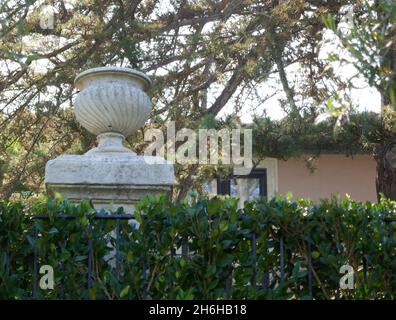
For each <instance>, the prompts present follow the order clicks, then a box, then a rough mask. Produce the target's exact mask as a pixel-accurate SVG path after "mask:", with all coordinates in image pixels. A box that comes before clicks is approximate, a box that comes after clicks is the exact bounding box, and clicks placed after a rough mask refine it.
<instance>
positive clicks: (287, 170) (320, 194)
mask: <svg viewBox="0 0 396 320" xmlns="http://www.w3.org/2000/svg"><path fill="white" fill-rule="evenodd" d="M304 158H305V159H308V158H309V156H308V155H307V156H305V157H304ZM304 158H300V159H289V160H287V161H282V160H278V161H277V162H278V164H277V170H278V192H279V193H280V194H283V195H284V194H286V193H287V192H289V191H291V192H292V193H293V194H294V195H295V196H298V197H304V198H310V199H312V200H319V199H320V198H329V197H330V196H331V194H332V193H339V194H340V195H342V196H345V195H346V194H349V195H350V196H351V197H352V199H354V200H358V201H367V200H368V201H377V197H376V191H375V174H376V169H375V167H376V164H375V161H374V159H373V158H372V157H371V156H369V155H356V156H354V157H346V156H345V155H333V154H332V155H330V154H327V155H323V154H322V155H321V156H320V157H319V158H318V159H315V160H314V161H313V163H312V164H313V165H314V167H315V168H316V169H315V170H314V172H313V173H312V172H310V170H309V169H308V168H307V165H306V161H305V160H304Z"/></svg>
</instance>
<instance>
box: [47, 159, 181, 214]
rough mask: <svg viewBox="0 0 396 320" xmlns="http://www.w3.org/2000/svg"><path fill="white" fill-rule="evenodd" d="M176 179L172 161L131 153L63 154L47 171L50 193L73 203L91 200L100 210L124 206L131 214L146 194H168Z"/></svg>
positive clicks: (49, 165)
mask: <svg viewBox="0 0 396 320" xmlns="http://www.w3.org/2000/svg"><path fill="white" fill-rule="evenodd" d="M174 179H175V178H174V171H173V165H172V163H171V162H168V161H166V160H165V159H163V158H161V157H142V156H136V155H135V154H134V153H132V152H131V153H127V152H125V153H122V152H115V153H111V152H110V153H100V152H93V153H87V154H85V155H64V156H60V157H58V158H56V159H53V160H50V161H49V162H48V163H47V165H46V168H45V184H46V187H47V191H48V192H49V193H50V194H54V193H60V194H61V195H62V196H63V197H65V198H67V199H69V200H70V201H71V202H80V201H81V200H92V201H93V204H94V206H95V209H97V210H100V209H102V208H105V209H107V210H116V209H117V208H118V207H124V210H125V211H126V212H128V213H132V212H133V205H134V204H135V203H136V202H137V201H139V200H140V199H141V198H143V197H145V196H146V195H154V194H157V193H169V192H170V191H171V187H172V185H173V184H174Z"/></svg>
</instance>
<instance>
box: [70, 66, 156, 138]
mask: <svg viewBox="0 0 396 320" xmlns="http://www.w3.org/2000/svg"><path fill="white" fill-rule="evenodd" d="M74 85H75V87H76V88H77V89H79V90H80V92H79V93H78V95H77V97H76V100H75V115H76V119H77V121H78V122H80V124H81V125H82V126H83V127H85V128H86V129H87V130H88V131H90V132H91V133H93V134H96V135H100V134H102V133H107V132H115V133H120V134H122V135H123V136H125V137H127V136H129V135H131V134H132V133H134V132H135V131H136V130H138V129H139V128H140V127H142V126H143V125H144V123H145V122H146V121H147V119H148V117H149V114H150V111H151V100H150V97H149V96H148V95H147V93H146V92H147V90H148V89H149V87H150V85H151V81H150V78H148V77H147V76H146V75H145V74H144V73H141V72H139V71H136V70H134V69H130V68H118V67H101V68H94V69H89V70H87V71H84V72H82V73H80V74H79V75H78V76H77V77H76V79H75V80H74Z"/></svg>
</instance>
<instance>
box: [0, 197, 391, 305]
mask: <svg viewBox="0 0 396 320" xmlns="http://www.w3.org/2000/svg"><path fill="white" fill-rule="evenodd" d="M118 213H122V211H121V210H120V211H119V212H118ZM37 214H45V215H48V216H49V219H48V220H38V219H32V216H33V215H37ZM59 214H70V215H74V216H76V218H75V219H60V218H57V215H59ZM94 214H95V212H94V210H93V209H92V206H91V205H90V203H88V202H83V203H81V204H80V205H79V206H74V205H71V204H69V203H68V202H67V201H64V200H61V199H57V200H54V199H48V200H46V201H45V202H37V203H30V204H21V203H9V202H1V203H0V299H31V298H32V296H33V286H34V276H33V275H34V255H35V250H36V256H37V259H38V266H39V267H40V266H42V265H50V266H52V267H53V268H54V272H55V288H54V289H53V290H42V289H40V288H39V289H38V290H37V298H39V299H60V298H65V299H119V298H123V299H226V298H232V299H307V298H310V297H311V295H310V292H309V286H308V282H309V280H308V278H309V274H308V252H309V245H308V244H310V252H311V255H310V256H311V261H312V272H310V274H311V275H312V296H313V298H314V299H337V298H340V299H363V298H374V299H381V298H388V299H393V298H394V297H395V292H396V255H395V253H396V247H395V243H394V234H393V229H392V225H393V223H392V222H389V221H388V220H389V219H392V218H394V217H396V203H395V202H391V201H389V200H385V199H383V200H382V201H381V202H380V203H369V202H367V203H359V202H355V201H352V200H350V199H344V200H337V199H331V200H326V201H322V202H320V203H319V204H312V203H310V202H309V201H306V200H298V201H292V200H291V199H287V198H279V197H277V198H274V199H272V200H270V201H266V200H265V199H261V200H258V201H252V202H249V203H246V205H245V209H244V210H239V209H237V201H236V200H235V199H229V198H227V199H219V198H212V199H206V198H200V197H196V196H195V195H193V194H192V195H190V197H189V198H188V199H185V200H183V201H179V202H172V201H171V200H169V199H168V198H167V197H166V196H162V195H161V196H156V197H149V198H146V199H144V200H142V201H141V202H140V203H139V204H138V206H137V210H136V219H137V221H138V222H139V224H140V225H139V227H138V228H136V227H134V226H133V224H130V223H128V222H126V221H122V222H121V237H120V241H119V244H118V245H119V249H120V250H119V252H120V255H119V257H120V261H121V263H120V269H121V272H120V273H119V274H118V276H117V272H116V268H115V267H114V254H113V255H111V254H110V255H109V250H110V251H111V250H112V248H111V247H110V248H109V246H115V245H116V243H115V242H116V241H115V236H114V232H112V231H113V230H114V228H115V224H116V222H115V221H111V220H95V219H93V216H94ZM35 230H38V234H39V236H38V238H35ZM253 239H255V246H253V243H252V240H253ZM89 240H91V241H92V247H93V257H92V258H93V260H92V261H93V270H94V279H93V280H94V281H93V285H92V287H91V288H90V289H89V290H88V289H87V272H88V269H87V265H88V254H87V252H88V243H89V242H90V241H89ZM281 241H282V242H283V248H284V250H283V251H284V257H283V264H284V268H283V274H284V275H283V277H282V276H281V273H282V272H281V268H280V263H281V261H280V260H281V257H280V251H281ZM253 250H254V251H255V252H256V255H254V254H253ZM109 259H110V260H109ZM346 263H348V264H349V265H351V266H352V267H353V268H354V270H355V288H354V289H352V290H340V289H339V279H340V277H341V276H342V274H340V273H339V270H340V267H341V266H342V265H344V264H346ZM41 276H42V275H40V274H39V279H40V277H41ZM254 280H255V281H254Z"/></svg>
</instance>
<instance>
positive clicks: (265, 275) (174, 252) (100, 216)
mask: <svg viewBox="0 0 396 320" xmlns="http://www.w3.org/2000/svg"><path fill="white" fill-rule="evenodd" d="M75 218H76V216H74V215H68V214H61V215H58V216H56V219H65V220H71V219H75ZM34 219H35V220H47V219H49V217H48V216H47V215H35V216H34ZM93 219H94V220H113V221H115V223H116V225H115V230H114V232H115V247H114V251H115V253H114V256H115V273H116V276H117V279H120V276H121V270H122V265H121V264H122V259H121V257H120V221H125V220H128V221H130V222H131V221H132V222H133V221H134V219H135V217H134V215H130V214H108V213H96V214H95V215H94V216H93ZM385 222H386V224H387V225H388V227H389V240H390V241H392V242H393V241H394V223H395V222H396V219H385ZM91 228H92V223H91V221H90V222H89V225H88V230H91ZM34 233H35V235H34V239H35V240H37V239H38V238H39V230H37V228H35V231H34ZM66 236H67V235H65V237H64V238H63V239H62V241H61V248H60V251H62V250H63V249H64V248H65V246H66ZM258 236H260V234H259V233H257V232H251V234H250V235H247V237H248V238H249V239H250V240H251V253H252V256H251V268H252V276H251V286H252V287H253V288H254V289H257V288H258V287H261V288H264V289H269V288H270V286H271V285H272V284H273V283H272V281H273V278H274V277H271V276H272V275H273V274H274V273H278V274H279V277H278V279H279V280H280V281H279V284H282V283H283V282H284V281H285V280H286V272H285V263H286V261H285V259H286V255H285V251H286V247H287V243H285V239H284V237H282V236H281V237H280V238H279V239H278V241H277V243H279V248H278V249H277V250H279V261H278V262H279V264H278V268H276V270H275V269H271V270H260V268H259V267H258V263H257V261H258V253H257V237H258ZM305 245H306V248H307V251H306V252H307V256H306V257H305V258H306V263H307V275H306V283H307V289H308V293H307V296H308V298H309V299H313V298H314V297H313V286H314V282H315V281H314V275H313V266H312V247H313V246H315V244H314V243H312V241H311V240H310V237H308V239H307V240H305ZM272 249H273V248H272ZM93 253H94V248H93V242H92V239H91V238H89V239H88V243H87V256H88V259H87V275H86V277H87V278H86V279H87V280H86V287H87V289H90V288H91V287H92V286H93V284H94V281H95V275H94V270H93ZM193 254H194V252H191V251H189V245H188V241H186V242H185V243H184V244H183V245H182V246H181V247H178V248H174V247H171V248H169V255H170V256H172V257H175V256H183V257H185V258H188V257H189V256H190V255H193ZM361 265H362V268H363V275H364V276H363V279H364V282H365V284H367V268H368V267H367V261H366V259H365V255H364V252H363V253H362V261H361ZM233 267H234V266H233V265H230V266H229V276H228V277H227V280H226V281H225V285H224V288H225V298H226V299H230V298H231V290H232V287H233V277H232V269H233ZM38 268H39V259H38V248H37V246H35V251H34V266H33V270H34V275H33V277H34V280H33V298H34V299H36V298H37V292H38V277H39V272H38ZM64 268H65V266H64V264H63V263H61V265H60V269H61V271H64ZM143 268H145V267H143ZM146 271H147V270H143V273H144V274H146ZM260 273H261V275H262V277H261V279H262V281H261V283H258V281H257V278H258V275H259V274H260ZM145 280H146V281H148V279H147V277H146V279H145ZM144 287H145V288H147V284H146V285H145V286H144ZM146 294H147V293H145V292H144V293H143V295H142V296H143V297H144V298H147V295H146ZM60 297H61V299H63V298H64V297H65V290H64V282H63V281H61V283H60ZM337 297H339V289H338V290H337V293H336V298H337Z"/></svg>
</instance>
